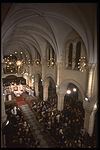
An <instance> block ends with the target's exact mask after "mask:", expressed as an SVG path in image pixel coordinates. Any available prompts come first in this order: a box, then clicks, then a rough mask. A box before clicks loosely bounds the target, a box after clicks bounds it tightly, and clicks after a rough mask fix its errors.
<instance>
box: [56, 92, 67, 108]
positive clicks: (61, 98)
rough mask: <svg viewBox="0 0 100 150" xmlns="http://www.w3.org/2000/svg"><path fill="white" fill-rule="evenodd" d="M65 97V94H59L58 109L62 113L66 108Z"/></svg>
mask: <svg viewBox="0 0 100 150" xmlns="http://www.w3.org/2000/svg"><path fill="white" fill-rule="evenodd" d="M64 95H65V94H62V93H58V94H57V96H58V102H57V109H58V110H60V111H62V110H63V108H64Z"/></svg>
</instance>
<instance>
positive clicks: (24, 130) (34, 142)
mask: <svg viewBox="0 0 100 150" xmlns="http://www.w3.org/2000/svg"><path fill="white" fill-rule="evenodd" d="M6 113H7V123H6V125H5V127H4V129H3V133H4V134H5V140H6V147H7V148H37V147H38V146H39V141H38V139H37V138H36V137H34V136H33V135H32V132H31V128H30V125H29V124H28V122H26V120H25V118H24V116H23V113H22V111H21V109H20V108H19V107H18V106H16V105H15V106H12V107H10V109H9V110H8V111H7V112H6Z"/></svg>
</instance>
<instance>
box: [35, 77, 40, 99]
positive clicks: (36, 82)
mask: <svg viewBox="0 0 100 150" xmlns="http://www.w3.org/2000/svg"><path fill="white" fill-rule="evenodd" d="M38 84H39V83H38V80H37V79H35V93H36V96H37V97H38V96H39V87H38Z"/></svg>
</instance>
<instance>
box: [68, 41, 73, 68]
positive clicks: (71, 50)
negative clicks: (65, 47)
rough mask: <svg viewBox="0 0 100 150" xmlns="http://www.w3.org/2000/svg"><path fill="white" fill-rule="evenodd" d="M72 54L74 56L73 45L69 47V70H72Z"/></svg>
mask: <svg viewBox="0 0 100 150" xmlns="http://www.w3.org/2000/svg"><path fill="white" fill-rule="evenodd" d="M72 54H73V44H72V43H71V44H70V45H69V54H68V68H72Z"/></svg>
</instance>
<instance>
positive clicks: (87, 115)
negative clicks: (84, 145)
mask: <svg viewBox="0 0 100 150" xmlns="http://www.w3.org/2000/svg"><path fill="white" fill-rule="evenodd" d="M90 115H91V113H90V111H87V110H85V118H84V129H85V130H86V131H87V132H88V128H89V120H90Z"/></svg>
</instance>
